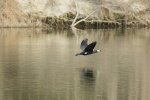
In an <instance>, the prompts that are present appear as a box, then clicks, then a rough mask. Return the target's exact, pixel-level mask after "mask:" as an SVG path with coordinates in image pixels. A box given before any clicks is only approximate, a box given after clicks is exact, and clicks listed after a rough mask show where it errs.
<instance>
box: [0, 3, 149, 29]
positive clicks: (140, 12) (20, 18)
mask: <svg viewBox="0 0 150 100" xmlns="http://www.w3.org/2000/svg"><path fill="white" fill-rule="evenodd" d="M75 1H76V3H77V5H78V8H79V14H80V15H81V16H82V17H83V16H87V15H88V14H89V13H91V12H92V11H96V13H94V14H93V15H92V16H91V17H93V18H96V19H101V20H114V19H116V15H114V13H121V14H124V15H127V16H132V17H135V16H136V18H137V19H138V20H142V18H145V19H146V20H147V21H149V20H150V17H149V13H146V12H145V11H147V9H148V8H149V4H147V3H146V2H145V1H146V0H142V1H140V0H113V1H112V0H75ZM75 1H74V0H0V6H1V7H0V12H1V13H0V27H11V26H14V27H27V26H41V21H40V18H43V17H47V16H51V17H53V16H57V17H59V16H63V15H64V14H65V13H68V12H72V13H73V14H76V6H75ZM148 11H149V10H148ZM117 17H118V15H117Z"/></svg>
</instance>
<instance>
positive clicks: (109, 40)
mask: <svg viewBox="0 0 150 100" xmlns="http://www.w3.org/2000/svg"><path fill="white" fill-rule="evenodd" d="M84 38H88V39H89V42H92V41H97V45H96V48H95V49H101V50H102V52H100V53H97V54H93V55H90V56H75V54H76V53H78V52H80V48H79V46H80V42H81V41H82V39H84ZM84 69H90V70H91V71H92V74H93V76H94V77H92V78H89V77H88V76H85V75H84V73H83V70H84ZM149 94H150V30H149V29H125V30H121V29H117V30H108V29H107V30H76V31H71V30H65V31H49V32H47V31H42V30H41V29H30V28H27V29H21V28H20V29H9V28H8V29H7V28H6V29H0V100H150V95H149Z"/></svg>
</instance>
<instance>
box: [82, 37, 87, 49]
mask: <svg viewBox="0 0 150 100" xmlns="http://www.w3.org/2000/svg"><path fill="white" fill-rule="evenodd" d="M87 41H88V39H87V38H85V39H84V40H82V42H81V45H80V49H81V50H83V51H84V49H85V48H86V47H87V46H88V43H87Z"/></svg>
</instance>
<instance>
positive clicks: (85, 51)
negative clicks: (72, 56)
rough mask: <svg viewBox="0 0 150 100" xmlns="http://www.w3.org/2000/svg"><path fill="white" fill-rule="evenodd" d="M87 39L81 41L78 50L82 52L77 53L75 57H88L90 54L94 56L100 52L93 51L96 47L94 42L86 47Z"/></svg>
mask: <svg viewBox="0 0 150 100" xmlns="http://www.w3.org/2000/svg"><path fill="white" fill-rule="evenodd" d="M87 41H88V39H87V38H85V39H84V40H82V42H81V45H80V49H81V50H82V52H80V53H77V54H76V56H78V55H84V56H86V55H90V54H94V53H98V52H100V50H93V49H94V48H95V46H96V41H95V42H92V43H91V44H89V45H88V43H87Z"/></svg>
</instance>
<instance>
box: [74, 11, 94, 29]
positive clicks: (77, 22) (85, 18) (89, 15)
mask: <svg viewBox="0 0 150 100" xmlns="http://www.w3.org/2000/svg"><path fill="white" fill-rule="evenodd" d="M93 13H95V11H93V12H92V13H90V14H89V15H88V16H87V17H85V18H84V19H81V20H79V21H77V22H76V23H74V24H73V25H72V26H73V27H74V26H76V25H77V24H79V23H81V22H82V21H85V20H86V19H87V18H89V17H90V16H91V15H92V14H93Z"/></svg>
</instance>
